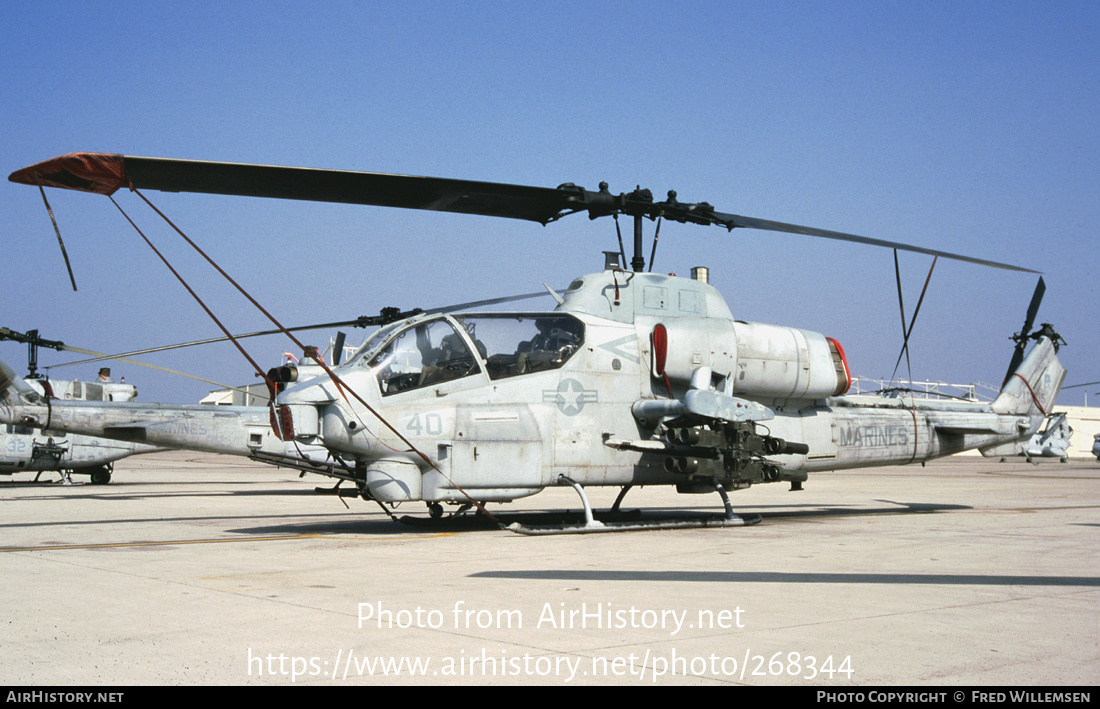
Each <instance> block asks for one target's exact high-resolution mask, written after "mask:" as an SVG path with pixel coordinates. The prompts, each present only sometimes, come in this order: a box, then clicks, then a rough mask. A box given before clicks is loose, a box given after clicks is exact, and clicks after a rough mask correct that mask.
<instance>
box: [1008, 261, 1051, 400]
mask: <svg viewBox="0 0 1100 709" xmlns="http://www.w3.org/2000/svg"><path fill="white" fill-rule="evenodd" d="M1046 290H1047V285H1046V283H1044V282H1043V278H1042V276H1040V277H1039V282H1038V283H1037V284H1035V292H1034V293H1032V294H1031V303H1029V304H1028V306H1027V315H1026V316H1025V317H1024V327H1023V329H1021V330H1020V331H1019V332H1018V333H1016V334H1015V335H1013V336H1012V339H1013V340H1015V341H1016V349H1015V350H1014V351H1013V352H1012V360H1011V361H1010V362H1009V363H1008V372H1007V373H1006V374H1005V381H1006V382H1007V381H1008V378H1009V377H1011V376H1012V373H1013V372H1015V371H1016V368H1017V367H1019V366H1020V362H1023V361H1024V350H1025V349H1027V341H1028V336H1029V335H1030V334H1031V327H1032V325H1034V324H1035V316H1036V315H1038V313H1039V305H1040V304H1041V303H1042V302H1043V294H1044V293H1046ZM1002 386H1003V385H1002Z"/></svg>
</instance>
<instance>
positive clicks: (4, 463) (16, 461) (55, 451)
mask: <svg viewBox="0 0 1100 709" xmlns="http://www.w3.org/2000/svg"><path fill="white" fill-rule="evenodd" d="M0 340H14V341H16V342H25V343H27V347H28V356H27V368H28V374H27V380H28V383H29V384H30V385H31V386H32V387H33V388H34V389H35V391H36V392H38V394H39V395H40V396H42V397H46V396H50V397H52V398H55V399H58V400H65V401H90V402H98V401H118V402H123V401H133V400H134V399H136V398H137V387H135V386H134V385H132V384H127V383H126V379H125V377H123V379H122V381H120V382H116V381H114V379H113V378H112V377H111V370H110V369H108V368H106V367H102V368H100V370H99V374H98V376H97V377H96V380H95V381H82V380H78V379H74V380H56V379H54V380H51V379H46V378H45V377H42V376H41V374H40V373H39V372H38V348H39V347H50V348H53V349H65V348H66V347H65V344H64V343H63V342H59V341H56V340H47V339H45V338H42V337H40V336H39V334H38V331H37V330H31V331H29V332H26V333H21V332H15V331H14V330H10V329H8V328H6V327H0ZM156 450H160V449H158V448H155V447H153V446H147V445H143V444H138V443H132V442H125V441H113V440H110V439H107V438H98V437H94V436H83V435H80V434H77V433H73V434H65V433H61V432H54V431H42V432H40V431H36V430H35V429H33V428H31V427H29V426H22V425H19V424H11V423H8V424H5V425H3V426H0V475H14V474H15V473H24V472H28V473H30V472H33V473H37V474H36V476H35V482H37V481H38V479H39V478H40V477H41V476H42V473H44V472H57V473H59V474H60V475H61V482H63V483H65V484H71V483H72V477H71V475H72V474H74V473H77V474H82V475H88V476H89V479H90V481H91V483H92V484H93V485H106V484H107V483H109V482H110V481H111V473H112V470H113V468H114V463H115V462H116V461H118V460H120V459H122V458H125V457H127V456H131V455H136V454H139V453H152V452H154V451H156Z"/></svg>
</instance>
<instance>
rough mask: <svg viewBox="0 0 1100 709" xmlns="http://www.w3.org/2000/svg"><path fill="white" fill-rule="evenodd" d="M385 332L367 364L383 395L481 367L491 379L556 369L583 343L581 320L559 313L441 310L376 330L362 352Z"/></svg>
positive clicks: (464, 374)
mask: <svg viewBox="0 0 1100 709" xmlns="http://www.w3.org/2000/svg"><path fill="white" fill-rule="evenodd" d="M383 333H384V334H383ZM380 336H381V337H380ZM386 338H388V341H387V342H386V343H385V345H384V346H382V348H381V349H380V350H379V351H378V353H377V354H375V355H374V356H373V357H371V359H370V364H369V366H370V369H371V371H373V372H374V373H375V376H376V377H377V378H378V384H379V387H380V388H381V390H382V394H383V395H389V394H396V393H399V392H403V391H411V390H413V389H419V388H421V387H426V386H432V385H436V384H441V383H443V382H447V381H451V380H453V379H460V378H462V377H468V376H473V375H476V374H479V373H480V372H481V371H482V370H483V369H484V370H485V372H486V373H487V374H488V375H489V378H490V379H493V380H498V379H506V378H508V377H516V376H521V375H524V374H531V373H534V372H542V371H547V370H551V369H557V368H559V367H561V366H562V365H564V364H565V363H566V362H567V361H568V360H569V358H570V357H572V356H573V354H574V353H575V352H576V351H577V350H578V349H580V346H581V345H582V344H583V342H584V323H582V322H581V321H580V320H578V319H577V318H575V317H573V316H572V315H567V314H563V313H506V314H477V315H457V316H454V317H450V316H441V317H438V318H435V319H430V320H422V321H420V322H417V323H413V324H409V325H407V326H405V327H404V328H403V329H402V328H401V327H400V326H397V327H392V328H385V329H383V330H380V331H379V332H378V333H376V334H375V335H374V336H373V337H372V338H370V339H369V340H368V341H367V343H366V344H365V345H364V347H363V349H362V350H361V353H362V354H363V355H366V354H367V353H368V352H369V350H370V349H373V347H374V346H377V345H379V344H381V343H382V341H383V340H384V339H386Z"/></svg>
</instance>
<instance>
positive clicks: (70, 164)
mask: <svg viewBox="0 0 1100 709" xmlns="http://www.w3.org/2000/svg"><path fill="white" fill-rule="evenodd" d="M8 180H10V181H11V182H19V183H21V184H24V185H36V186H39V187H60V188H62V189H67V190H79V191H81V192H94V193H96V194H105V195H110V194H114V193H115V190H117V189H118V188H120V187H129V185H130V179H129V178H128V177H127V176H126V163H125V160H124V159H123V157H122V156H121V155H111V154H108V153H69V154H68V155H62V156H60V157H56V158H53V159H50V160H44V161H43V162H40V163H35V164H34V165H31V166H30V167H25V168H23V169H22V170H16V171H15V172H13V173H12V174H11V175H9V176H8Z"/></svg>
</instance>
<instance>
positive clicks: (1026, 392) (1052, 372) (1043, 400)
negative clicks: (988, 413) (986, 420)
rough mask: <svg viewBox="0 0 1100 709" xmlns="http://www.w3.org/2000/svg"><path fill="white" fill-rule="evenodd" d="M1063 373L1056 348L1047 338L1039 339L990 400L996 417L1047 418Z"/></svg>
mask: <svg viewBox="0 0 1100 709" xmlns="http://www.w3.org/2000/svg"><path fill="white" fill-rule="evenodd" d="M1065 378H1066V370H1065V369H1064V368H1063V367H1062V364H1061V362H1059V361H1058V348H1057V346H1056V345H1055V344H1054V342H1053V341H1052V340H1051V339H1050V338H1049V337H1045V336H1044V337H1040V338H1039V340H1038V342H1037V343H1036V344H1035V346H1034V347H1032V348H1031V352H1029V353H1028V354H1027V357H1025V358H1024V361H1023V362H1021V363H1020V366H1019V367H1017V368H1016V371H1014V372H1012V373H1011V374H1010V375H1009V377H1008V380H1007V381H1006V382H1005V384H1004V386H1003V387H1001V393H1000V395H998V396H997V398H996V399H994V400H993V404H992V408H993V411H995V412H997V413H999V414H1020V415H1035V414H1039V415H1042V416H1046V415H1047V414H1049V413H1050V411H1051V409H1052V408H1053V406H1054V402H1055V400H1056V399H1057V398H1058V392H1059V391H1061V389H1062V382H1063V381H1065Z"/></svg>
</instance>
